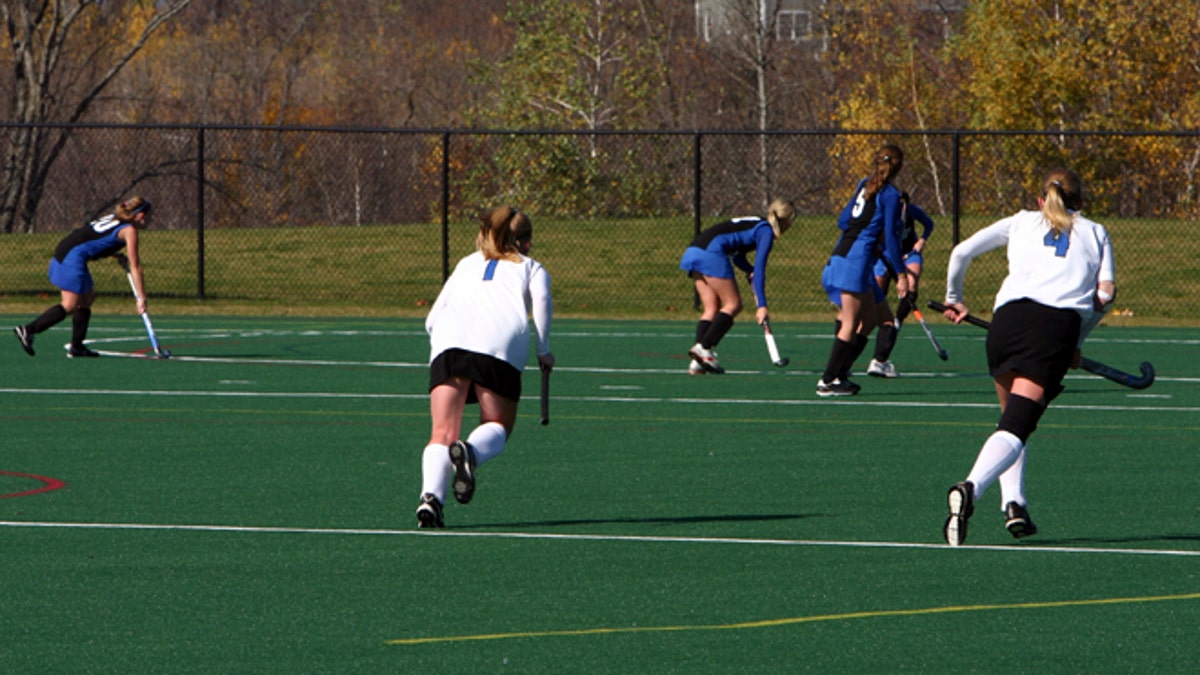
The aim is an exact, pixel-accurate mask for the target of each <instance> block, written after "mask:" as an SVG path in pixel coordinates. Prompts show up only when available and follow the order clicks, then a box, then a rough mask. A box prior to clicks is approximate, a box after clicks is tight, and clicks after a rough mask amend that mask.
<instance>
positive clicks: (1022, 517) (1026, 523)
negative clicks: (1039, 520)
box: [1004, 502, 1038, 539]
mask: <svg viewBox="0 0 1200 675" xmlns="http://www.w3.org/2000/svg"><path fill="white" fill-rule="evenodd" d="M1004 527H1006V528H1008V532H1009V534H1011V535H1012V536H1013V537H1015V538H1017V539H1020V538H1021V537H1029V536H1032V535H1035V534H1037V531H1038V530H1037V525H1034V524H1033V518H1030V517H1029V511H1028V510H1027V509H1026V508H1025V506H1024V505H1022V504H1018V503H1016V502H1009V503H1008V504H1007V505H1006V506H1005V507H1004Z"/></svg>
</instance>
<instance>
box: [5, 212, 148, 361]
mask: <svg viewBox="0 0 1200 675" xmlns="http://www.w3.org/2000/svg"><path fill="white" fill-rule="evenodd" d="M150 208H151V207H150V202H149V201H146V200H145V199H143V198H141V197H132V198H130V199H127V200H125V201H124V202H121V203H120V204H118V205H117V208H116V210H115V211H114V212H113V213H111V214H109V215H107V216H104V217H103V218H99V219H97V220H93V221H92V222H90V223H88V224H87V225H84V226H83V227H80V228H78V229H76V230H72V231H71V233H70V234H68V235H67V236H66V237H64V238H63V239H62V241H60V242H59V243H58V246H57V247H56V248H55V249H54V257H52V258H51V259H50V270H49V276H50V282H51V283H53V284H54V285H55V286H57V287H58V288H59V290H60V291H61V292H62V298H61V300H60V301H59V303H58V304H57V305H54V306H53V307H51V308H49V309H47V310H46V311H45V312H43V313H42V315H41V316H39V317H38V318H36V319H34V320H33V321H31V322H29V323H27V324H25V325H23V326H17V327H15V328H13V332H14V333H16V334H17V340H19V341H20V342H21V347H22V348H23V349H24V350H25V352H26V353H27V354H29V355H30V356H33V354H34V352H33V336H35V335H37V334H38V333H41V332H44V331H46V330H48V329H50V328H51V327H53V326H55V325H57V324H58V323H59V322H60V321H62V320H63V319H65V318H67V317H68V316H70V317H71V318H72V326H71V344H70V346H69V347H68V349H67V356H68V357H81V356H97V354H96V352H94V351H92V350H91V349H89V348H88V347H87V346H86V345H84V340H86V339H87V329H88V322H89V321H90V320H91V318H92V303H93V302H94V301H95V300H96V290H95V288H94V284H93V282H92V275H91V272H89V271H88V263H89V262H91V261H93V260H96V259H98V258H104V257H108V256H113V255H118V254H119V253H120V251H121V249H125V251H126V254H127V257H128V260H129V274H130V276H131V277H132V278H133V284H134V287H135V288H136V290H137V311H138V313H139V314H142V313H145V311H146V288H145V285H144V284H143V281H142V265H141V262H140V260H139V257H138V230H139V229H141V228H142V227H145V225H146V221H147V219H148V218H149V217H150Z"/></svg>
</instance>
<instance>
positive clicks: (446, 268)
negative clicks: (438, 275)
mask: <svg viewBox="0 0 1200 675" xmlns="http://www.w3.org/2000/svg"><path fill="white" fill-rule="evenodd" d="M449 278H450V132H449V131H446V132H443V133H442V282H443V283H445V281H446V280H447V279H449Z"/></svg>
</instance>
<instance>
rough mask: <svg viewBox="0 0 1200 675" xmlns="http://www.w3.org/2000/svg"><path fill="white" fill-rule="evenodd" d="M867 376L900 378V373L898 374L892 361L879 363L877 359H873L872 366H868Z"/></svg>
mask: <svg viewBox="0 0 1200 675" xmlns="http://www.w3.org/2000/svg"><path fill="white" fill-rule="evenodd" d="M867 374H868V375H870V376H871V377H886V378H893V377H900V373H897V372H896V366H893V365H892V362H891V361H883V362H879V361H876V360H875V359H871V365H869V366H867Z"/></svg>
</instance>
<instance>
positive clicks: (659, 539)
mask: <svg viewBox="0 0 1200 675" xmlns="http://www.w3.org/2000/svg"><path fill="white" fill-rule="evenodd" d="M0 527H9V528H54V529H84V530H116V531H121V530H125V531H132V530H140V531H146V530H149V531H161V532H223V533H243V534H324V535H339V536H387V537H457V538H471V539H540V540H547V541H599V542H643V543H654V544H734V545H741V546H798V547H838V548H893V549H928V550H942V551H954V550H963V551H971V550H974V551H996V552H1001V553H1035V554H1037V553H1041V554H1045V553H1067V554H1073V553H1086V554H1103V555H1146V556H1182V557H1200V551H1189V550H1181V549H1136V548H1100V547H1089V546H1079V547H1075V546H1034V545H1020V546H970V545H964V546H957V547H953V548H952V547H949V546H947V545H945V544H930V543H918V542H902V541H836V540H820V539H754V538H744V537H664V536H653V537H652V536H644V535H620V534H555V533H545V532H461V531H453V530H441V531H428V530H372V529H358V528H308V527H255V526H250V525H182V524H155V523H66V522H41V521H28V522H25V521H17V520H0Z"/></svg>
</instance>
